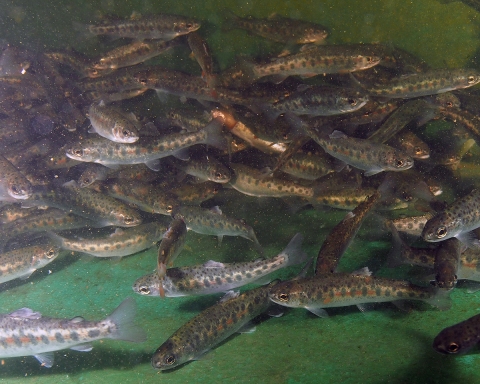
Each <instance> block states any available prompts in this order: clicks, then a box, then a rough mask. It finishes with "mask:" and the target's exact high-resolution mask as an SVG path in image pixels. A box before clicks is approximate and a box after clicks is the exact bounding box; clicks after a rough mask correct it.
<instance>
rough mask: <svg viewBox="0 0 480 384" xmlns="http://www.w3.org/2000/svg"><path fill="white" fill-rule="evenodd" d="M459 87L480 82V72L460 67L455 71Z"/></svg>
mask: <svg viewBox="0 0 480 384" xmlns="http://www.w3.org/2000/svg"><path fill="white" fill-rule="evenodd" d="M453 77H454V80H455V83H456V84H458V88H468V87H472V86H474V85H475V84H478V83H480V73H478V72H477V71H476V70H474V69H465V70H461V69H458V70H456V71H455V72H454V73H453Z"/></svg>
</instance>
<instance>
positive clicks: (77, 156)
mask: <svg viewBox="0 0 480 384" xmlns="http://www.w3.org/2000/svg"><path fill="white" fill-rule="evenodd" d="M221 130H222V128H221V126H219V124H218V123H217V122H216V121H214V122H212V123H210V124H209V125H207V126H206V127H205V128H203V129H202V130H200V131H198V132H192V133H173V134H169V135H165V136H163V137H160V138H151V137H142V138H141V139H139V140H138V141H137V142H136V143H132V144H122V143H115V142H113V141H111V140H106V139H99V138H95V139H93V138H89V139H86V140H83V141H80V142H79V143H76V144H73V145H71V146H70V147H69V148H67V150H66V154H67V156H68V157H69V158H71V159H74V160H78V161H87V162H95V163H99V164H103V165H106V166H108V165H118V164H140V163H145V164H147V166H149V167H150V168H153V169H158V159H160V158H162V157H166V156H170V155H180V153H181V151H182V150H184V149H186V148H188V147H191V146H192V145H195V144H209V145H212V146H215V147H221V148H223V147H224V145H225V143H224V138H223V136H222V134H221Z"/></svg>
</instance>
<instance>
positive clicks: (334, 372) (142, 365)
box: [0, 0, 480, 383]
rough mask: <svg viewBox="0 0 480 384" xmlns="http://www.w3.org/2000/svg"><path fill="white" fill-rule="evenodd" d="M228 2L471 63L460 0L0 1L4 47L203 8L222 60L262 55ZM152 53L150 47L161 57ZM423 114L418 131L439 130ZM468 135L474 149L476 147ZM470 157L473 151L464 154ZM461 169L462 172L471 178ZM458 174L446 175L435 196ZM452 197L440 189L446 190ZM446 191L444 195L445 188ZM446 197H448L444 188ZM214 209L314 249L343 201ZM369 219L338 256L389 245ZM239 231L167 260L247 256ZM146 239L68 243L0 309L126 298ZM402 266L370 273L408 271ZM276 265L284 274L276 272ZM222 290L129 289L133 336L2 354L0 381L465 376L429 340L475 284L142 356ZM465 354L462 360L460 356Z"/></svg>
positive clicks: (352, 37) (93, 46)
mask: <svg viewBox="0 0 480 384" xmlns="http://www.w3.org/2000/svg"><path fill="white" fill-rule="evenodd" d="M228 10H230V11H233V12H234V13H236V14H238V15H241V16H244V15H252V16H255V17H266V16H268V15H270V14H271V13H273V12H276V13H279V14H281V15H284V16H290V17H293V18H299V19H304V20H309V21H313V22H318V23H320V24H322V25H324V26H326V27H327V28H328V29H329V31H330V37H329V42H330V43H332V44H340V43H358V42H363V43H371V42H381V43H385V44H391V45H394V46H398V47H399V48H402V49H405V50H406V51H408V52H410V53H412V54H414V55H416V56H418V57H419V58H421V59H422V60H424V61H425V62H426V63H427V64H429V65H430V66H432V67H435V68H442V67H449V68H456V67H475V66H476V62H477V60H476V57H475V54H476V52H478V48H479V40H478V33H479V28H478V13H477V12H476V11H475V10H473V9H472V8H469V7H467V6H465V5H464V4H462V3H461V2H453V3H448V4H443V3H441V2H439V1H434V0H422V1H414V2H399V1H394V0H385V1H368V2H365V1H351V0H343V1H338V0H331V1H319V2H314V1H282V2H279V1H271V0H269V1H248V2H246V1H233V0H230V1H217V0H206V1H202V2H193V1H192V2H187V1H178V0H177V1H159V2H156V1H128V2H120V1H119V2H115V1H113V0H102V1H98V2H95V1H83V2H71V1H60V0H58V1H48V2H47V1H41V2H36V3H33V2H31V1H26V0H25V1H15V2H13V1H6V0H3V1H2V14H1V15H0V31H1V34H0V37H1V38H3V39H5V40H6V41H8V42H9V43H11V44H12V45H15V46H21V47H25V48H28V49H31V50H34V51H44V50H54V49H63V48H66V47H68V46H69V47H75V48H76V49H78V50H80V51H82V52H85V53H87V54H90V55H92V56H93V55H95V52H96V51H104V48H103V46H102V43H99V42H97V41H96V40H93V41H88V42H86V41H83V40H78V36H77V34H76V33H75V32H74V31H73V30H72V27H71V26H72V21H79V22H83V23H88V22H89V20H92V21H93V19H94V15H95V13H96V12H100V13H114V14H116V15H119V16H122V17H128V16H129V15H130V14H131V13H132V11H138V12H140V13H141V14H149V13H153V14H155V13H161V12H168V13H173V14H175V13H177V14H183V15H189V16H195V17H196V18H198V19H200V20H202V21H204V26H203V27H202V29H203V28H204V29H205V35H206V36H207V40H208V43H209V44H210V45H211V49H212V52H213V54H214V55H215V57H216V59H217V61H218V63H219V65H220V67H221V68H222V69H224V68H226V67H227V66H229V65H231V64H233V63H234V62H235V56H236V55H237V54H239V53H241V54H245V55H247V56H256V55H262V54H263V55H265V53H267V52H271V51H272V50H273V49H276V48H277V47H278V45H276V44H274V43H269V42H267V41H265V40H263V39H261V38H257V37H253V36H249V35H247V34H246V33H245V32H243V31H239V30H233V31H228V32H226V31H222V29H221V27H220V24H221V22H222V20H223V19H224V18H225V14H226V12H227V11H228ZM160 61H161V60H160ZM166 62H167V64H166V65H169V66H170V67H172V68H180V69H182V70H191V71H192V72H195V71H196V72H195V73H198V69H197V68H196V63H195V62H194V61H192V60H190V59H188V58H187V57H186V55H178V57H175V56H169V57H168V59H166ZM129 103H131V104H128V105H131V106H135V107H136V108H139V109H141V110H143V111H145V113H146V114H147V115H148V116H150V117H151V116H154V115H155V113H156V112H155V110H154V108H157V107H158V104H155V103H157V102H156V100H154V99H153V98H146V99H141V101H138V100H134V101H131V102H129ZM442 127H443V126H442V124H441V123H432V124H430V125H429V126H428V128H427V130H426V132H427V133H428V132H433V133H435V132H437V131H438V130H440V129H441V128H442ZM477 152H478V150H477V149H476V148H474V149H473V150H472V153H473V154H474V155H475V154H477ZM469 161H470V162H472V160H471V159H470V160H469ZM470 182H471V181H470ZM458 187H459V186H457V185H447V186H445V189H446V196H452V191H451V190H450V189H453V190H455V189H456V188H458ZM449 198H450V197H449ZM446 199H447V197H446ZM449 201H451V199H450V200H449ZM215 202H216V203H220V205H221V207H222V210H223V211H224V212H225V213H227V214H229V215H231V216H234V217H238V218H245V219H246V221H247V223H250V224H251V225H252V226H253V227H254V229H255V231H256V233H257V237H258V239H259V241H260V243H261V244H262V245H264V247H265V251H266V255H269V256H272V255H274V254H276V253H277V252H278V251H280V250H281V249H283V248H284V247H285V245H286V244H287V243H288V241H289V239H290V238H291V237H292V236H293V235H294V234H295V233H297V232H300V233H302V234H304V236H305V243H304V249H305V251H306V252H308V253H309V254H310V255H312V256H314V255H316V253H317V252H318V249H319V247H320V244H321V242H322V241H323V239H324V238H325V237H326V236H327V234H328V233H329V230H330V229H331V228H332V227H333V226H334V225H335V224H336V223H338V222H339V221H340V220H341V219H342V218H343V216H344V214H345V212H343V211H336V210H329V211H314V210H303V211H300V212H299V213H295V214H293V213H290V211H289V209H288V206H287V205H285V204H284V203H282V202H281V201H280V200H259V199H256V198H252V197H244V196H241V195H239V194H238V193H234V192H233V191H227V192H226V193H225V194H224V195H222V197H220V198H217V199H216V200H215ZM378 232H380V231H379V229H378V222H376V221H375V220H374V219H372V220H371V221H370V222H367V223H366V224H365V225H364V227H363V228H362V230H361V231H360V233H359V235H358V237H357V239H356V240H355V242H354V243H353V245H352V246H351V247H350V248H349V249H348V250H347V253H346V254H345V256H344V258H343V259H342V263H341V269H342V270H344V271H351V270H355V269H358V268H360V267H363V266H365V265H369V266H377V269H378V266H380V265H381V263H382V262H383V260H384V258H385V255H386V253H387V252H388V249H389V246H390V240H389V236H388V234H386V233H385V234H383V233H380V234H379V233H378ZM249 246H250V244H249V242H248V241H247V240H245V239H242V238H225V239H224V242H223V244H222V245H221V246H220V247H219V246H218V245H217V241H216V239H215V238H213V237H209V236H201V235H197V234H195V233H189V234H188V240H187V247H186V250H184V251H183V253H182V254H181V256H180V257H179V258H178V259H177V261H176V265H178V266H182V265H189V264H194V263H195V264H198V263H203V262H205V261H207V260H209V259H213V260H216V261H232V260H235V261H246V260H253V259H255V258H256V257H257V256H256V254H255V252H254V251H253V249H251V248H250V247H249ZM155 259H156V253H155V251H153V250H151V251H145V252H141V253H139V254H137V255H135V256H133V257H125V258H123V259H122V260H120V261H113V260H101V259H95V258H89V257H86V256H80V255H69V256H68V257H63V258H61V259H58V260H57V261H56V262H54V263H53V264H51V265H49V266H47V267H46V268H44V269H43V270H41V271H38V272H36V273H35V274H34V275H33V276H32V277H31V278H30V279H28V280H26V281H21V280H16V281H12V282H10V283H6V284H4V286H3V287H0V289H1V292H0V309H1V312H2V313H7V312H10V311H13V310H15V309H18V308H21V307H30V308H32V309H34V310H36V311H40V312H42V313H43V314H45V315H48V316H52V317H60V318H71V317H74V316H77V315H81V316H83V317H85V318H86V319H88V320H98V319H102V318H104V317H105V316H106V315H108V314H109V313H110V312H111V311H112V310H113V309H114V308H115V307H116V306H117V305H118V304H119V303H120V302H121V301H122V300H123V299H124V298H125V297H127V296H133V295H134V293H133V292H132V290H131V284H132V283H133V282H134V281H135V280H136V279H137V278H138V277H139V276H141V275H144V274H146V273H150V272H152V271H153V270H154V268H155ZM407 270H408V268H406V267H402V268H400V269H398V270H396V271H395V272H391V271H388V270H386V269H381V268H380V269H379V271H378V273H379V274H382V273H383V275H387V274H391V275H392V276H395V277H399V278H401V277H406V276H407ZM279 277H285V278H286V277H287V273H286V272H281V273H279ZM218 298H219V295H213V296H207V297H200V298H172V299H165V300H160V299H157V298H148V297H140V296H135V299H136V302H137V304H138V317H137V322H138V324H140V325H142V327H143V328H144V329H145V331H146V332H147V334H148V340H147V341H146V342H145V343H142V344H129V343H125V342H120V341H111V340H105V341H103V342H96V343H95V344H94V349H93V350H92V351H91V352H89V353H81V352H75V351H70V350H64V351H58V352H55V365H54V366H53V367H52V368H51V369H45V368H42V367H40V365H39V364H38V362H37V361H36V360H35V359H34V358H33V357H24V358H10V359H5V360H2V366H1V369H0V381H2V382H6V383H16V382H32V383H33V382H35V383H52V382H53V383H67V382H74V383H80V382H85V383H114V382H123V383H140V382H142V383H150V382H152V383H153V382H158V381H162V382H163V383H190V382H195V383H207V382H208V383H212V382H214V383H217V382H218V383H243V382H244V383H247V382H249V383H307V382H312V383H314V382H329V383H334V382H338V383H340V382H341V383H347V382H351V383H355V382H363V383H386V382H389V383H405V382H408V383H425V382H437V383H440V382H465V383H470V382H476V381H478V380H480V378H478V373H477V371H478V370H477V369H476V366H475V363H476V362H477V360H476V359H477V357H476V356H475V355H469V356H468V360H466V358H465V357H459V358H457V359H456V358H452V357H445V356H442V355H440V354H438V353H436V352H435V351H434V350H433V349H432V347H431V343H432V341H433V338H434V336H435V335H436V334H437V333H438V332H439V331H440V330H441V329H443V328H444V327H446V326H448V325H451V324H453V323H455V322H458V321H461V320H464V319H466V318H468V317H470V316H472V315H474V314H476V313H478V310H479V307H478V305H477V301H476V295H471V294H468V293H467V292H466V289H465V288H461V287H460V288H458V289H456V290H454V291H453V293H452V299H453V307H452V309H450V310H449V311H446V312H440V311H438V310H436V309H434V308H430V307H428V306H425V307H422V308H423V309H424V310H422V311H414V312H410V313H403V312H400V311H399V310H397V309H395V308H394V307H392V306H390V305H381V306H379V308H378V310H376V311H373V312H369V313H368V314H366V315H365V314H362V313H360V312H359V311H358V310H357V309H356V308H354V307H346V308H339V309H334V310H331V311H329V312H330V318H328V319H320V318H317V317H315V316H313V315H311V314H310V313H307V311H305V310H300V309H299V310H292V311H289V312H288V313H286V314H285V315H284V316H283V317H281V318H273V319H270V320H268V321H265V322H263V323H261V324H260V325H259V326H258V327H257V330H256V332H255V333H253V334H248V335H245V334H242V335H236V336H233V337H231V338H229V339H228V340H227V341H226V342H224V343H222V344H221V345H220V346H218V347H217V348H215V349H214V350H213V351H211V352H210V353H209V354H207V355H206V356H205V358H204V359H202V360H200V361H194V362H192V363H189V364H186V365H184V366H182V367H180V368H179V369H176V370H174V371H172V372H165V373H159V372H157V371H155V370H153V369H152V367H151V365H150V358H151V354H152V352H153V351H154V350H155V349H156V348H157V347H158V346H159V345H160V344H161V343H163V342H164V341H165V340H166V339H167V338H168V337H169V336H170V335H171V334H172V333H173V332H174V331H175V330H176V329H178V328H179V327H180V326H181V325H182V324H184V323H185V322H186V321H188V320H189V319H191V318H192V317H193V316H195V315H196V314H197V313H199V311H201V310H203V309H205V308H207V307H208V306H210V305H212V304H213V303H215V302H216V301H217V300H218ZM467 362H468V363H467Z"/></svg>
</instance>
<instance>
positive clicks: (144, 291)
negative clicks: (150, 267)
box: [138, 286, 150, 295]
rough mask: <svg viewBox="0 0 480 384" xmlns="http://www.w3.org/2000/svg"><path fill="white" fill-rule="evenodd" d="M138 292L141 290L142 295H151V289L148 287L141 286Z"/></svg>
mask: <svg viewBox="0 0 480 384" xmlns="http://www.w3.org/2000/svg"><path fill="white" fill-rule="evenodd" d="M138 292H140V293H141V294H142V295H149V294H150V289H149V288H148V287H145V286H141V287H140V288H139V289H138Z"/></svg>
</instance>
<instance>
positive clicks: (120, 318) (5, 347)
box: [0, 297, 146, 368]
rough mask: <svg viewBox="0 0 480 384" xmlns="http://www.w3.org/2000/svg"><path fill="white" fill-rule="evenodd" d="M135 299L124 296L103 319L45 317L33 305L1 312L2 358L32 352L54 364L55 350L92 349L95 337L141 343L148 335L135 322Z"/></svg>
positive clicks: (45, 364) (0, 352)
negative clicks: (9, 311)
mask: <svg viewBox="0 0 480 384" xmlns="http://www.w3.org/2000/svg"><path fill="white" fill-rule="evenodd" d="M134 316H135V301H134V300H133V298H131V297H129V298H127V299H125V300H124V301H123V302H122V303H121V304H120V305H119V306H118V308H117V309H116V310H115V311H113V313H112V314H111V315H110V316H108V317H107V318H106V319H104V320H102V321H87V320H85V319H83V318H82V317H74V318H73V319H55V318H50V317H43V316H42V314H41V313H40V312H34V311H33V310H32V309H30V308H20V309H17V310H16V311H14V312H11V313H9V314H4V315H0V358H6V357H20V356H29V355H33V356H34V357H35V358H36V359H37V360H38V361H39V362H40V363H41V364H42V366H44V367H47V368H51V367H52V366H53V353H52V352H53V351H59V350H61V349H66V348H70V349H73V350H75V351H81V352H89V351H91V350H92V348H93V347H92V345H91V344H90V343H91V342H92V341H95V340H101V339H117V340H125V341H131V342H134V343H141V342H143V341H145V339H146V336H145V333H144V332H143V330H142V329H140V328H137V326H135V325H134V324H133V318H134Z"/></svg>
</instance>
